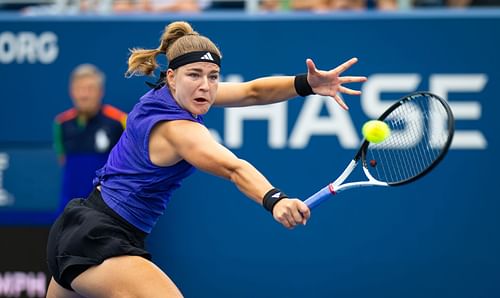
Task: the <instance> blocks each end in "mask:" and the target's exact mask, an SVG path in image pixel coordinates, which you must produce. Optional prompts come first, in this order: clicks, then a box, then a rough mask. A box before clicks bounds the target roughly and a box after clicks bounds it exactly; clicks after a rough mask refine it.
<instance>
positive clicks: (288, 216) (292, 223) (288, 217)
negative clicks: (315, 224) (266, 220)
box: [285, 213, 300, 228]
mask: <svg viewBox="0 0 500 298" xmlns="http://www.w3.org/2000/svg"><path fill="white" fill-rule="evenodd" d="M285 217H286V220H287V222H288V224H289V226H290V227H291V228H294V227H295V226H296V225H297V222H296V221H295V218H294V217H293V215H292V214H290V213H286V214H285ZM299 222H300V221H299Z"/></svg>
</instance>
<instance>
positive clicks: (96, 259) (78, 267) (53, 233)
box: [47, 190, 151, 290]
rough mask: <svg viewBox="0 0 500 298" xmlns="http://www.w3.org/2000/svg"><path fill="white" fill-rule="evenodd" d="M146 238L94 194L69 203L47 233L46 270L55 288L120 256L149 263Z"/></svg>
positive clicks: (69, 287)
mask: <svg viewBox="0 0 500 298" xmlns="http://www.w3.org/2000/svg"><path fill="white" fill-rule="evenodd" d="M146 236H147V234H146V233H145V232H143V231H141V230H139V229H138V228H136V227H134V226H133V225H131V224H130V223H128V222H127V221H125V220H124V219H123V218H122V217H120V216H119V215H118V214H116V213H115V212H114V211H113V210H112V209H111V208H109V207H108V205H106V203H105V202H104V201H103V200H102V197H101V192H100V191H98V190H94V191H93V192H92V193H91V194H90V196H89V197H88V198H87V199H73V200H71V201H70V202H69V203H68V205H67V206H66V208H65V209H64V212H63V213H62V214H61V215H60V216H59V217H58V218H57V220H56V221H55V222H54V224H53V226H52V228H51V229H50V233H49V239H48V244H47V259H48V265H49V270H50V273H51V274H52V276H53V277H54V279H55V280H56V281H57V283H58V284H60V285H61V286H63V287H64V288H66V289H68V290H72V288H71V282H72V281H73V280H74V279H75V278H76V277H77V276H78V275H80V274H81V273H83V272H84V271H85V270H87V269H88V268H90V267H92V266H94V265H98V264H101V263H102V262H104V260H106V259H108V258H111V257H116V256H123V255H132V256H141V257H144V258H146V259H148V260H151V254H150V253H149V252H147V251H146V249H145V247H144V240H145V238H146Z"/></svg>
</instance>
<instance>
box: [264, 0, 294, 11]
mask: <svg viewBox="0 0 500 298" xmlns="http://www.w3.org/2000/svg"><path fill="white" fill-rule="evenodd" d="M287 4H288V3H285V1H283V0H261V1H260V3H259V9H260V10H261V11H280V10H286V9H287V8H288V7H287V6H288V5H287Z"/></svg>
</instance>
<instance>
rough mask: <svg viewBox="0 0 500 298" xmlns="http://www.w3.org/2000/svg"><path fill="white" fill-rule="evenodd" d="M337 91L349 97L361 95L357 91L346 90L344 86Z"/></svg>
mask: <svg viewBox="0 0 500 298" xmlns="http://www.w3.org/2000/svg"><path fill="white" fill-rule="evenodd" d="M339 91H340V92H342V93H345V94H350V95H360V94H361V91H359V90H353V89H351V88H347V87H344V86H340V87H339Z"/></svg>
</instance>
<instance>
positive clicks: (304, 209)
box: [299, 202, 311, 225]
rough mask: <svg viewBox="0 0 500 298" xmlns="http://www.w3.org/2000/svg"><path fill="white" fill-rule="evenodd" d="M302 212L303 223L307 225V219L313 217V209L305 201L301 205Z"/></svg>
mask: <svg viewBox="0 0 500 298" xmlns="http://www.w3.org/2000/svg"><path fill="white" fill-rule="evenodd" d="M299 211H300V214H302V224H303V225H305V224H306V223H307V220H308V219H309V218H310V217H311V210H310V209H309V207H307V205H306V204H304V203H303V202H302V203H301V204H300V205H299Z"/></svg>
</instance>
